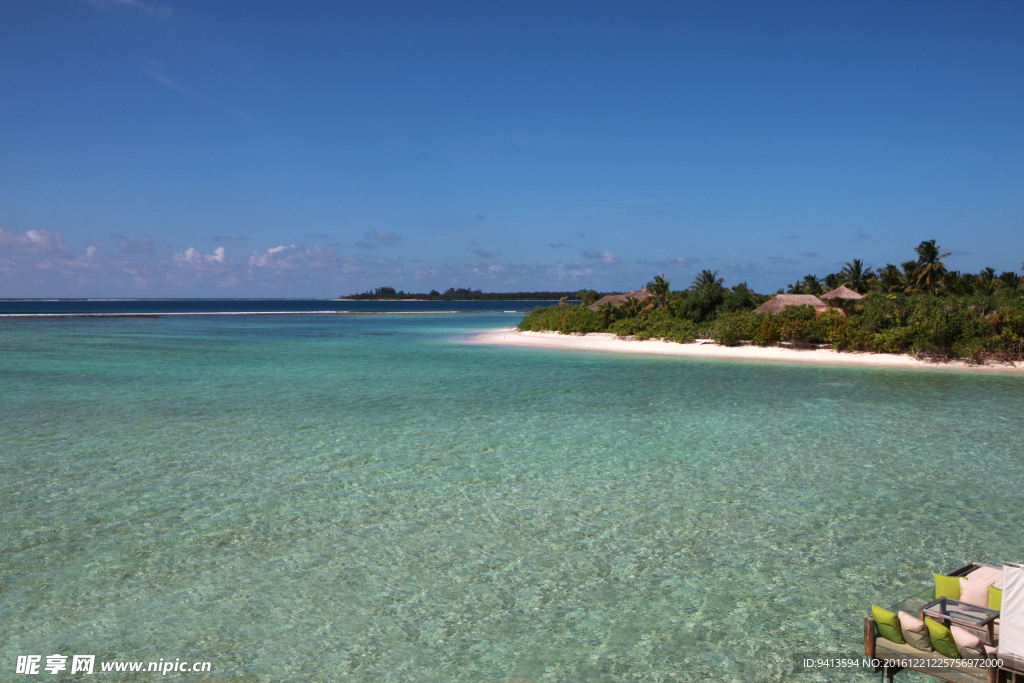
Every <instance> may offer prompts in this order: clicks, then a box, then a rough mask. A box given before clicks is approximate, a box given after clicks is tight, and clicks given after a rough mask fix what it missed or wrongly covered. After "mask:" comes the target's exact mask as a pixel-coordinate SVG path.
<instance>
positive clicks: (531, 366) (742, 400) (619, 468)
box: [0, 314, 1024, 682]
mask: <svg viewBox="0 0 1024 683" xmlns="http://www.w3.org/2000/svg"><path fill="white" fill-rule="evenodd" d="M516 320H518V317H517V316H513V315H500V314H491V315H424V316H417V315H410V316H369V317H368V316H314V315H310V316H304V315H299V316H280V317H279V316H258V317H256V316H251V317H250V316H219V317H218V316H211V317H196V318H157V319H109V318H108V319H91V320H90V319H77V320H75V319H61V320H7V321H3V322H0V353H2V356H0V358H2V359H3V361H2V363H0V386H2V387H3V388H4V389H3V392H2V394H0V406H2V408H3V414H4V421H3V428H2V429H3V444H4V449H3V450H4V453H3V457H2V460H0V501H2V503H0V505H2V511H3V518H4V524H3V525H2V528H0V550H2V553H0V622H2V623H4V624H5V628H4V629H3V631H2V632H0V656H2V658H3V662H4V664H3V666H4V667H9V668H8V670H9V671H13V665H14V660H15V658H16V656H17V655H18V654H28V653H36V654H43V655H45V654H51V653H54V652H59V653H62V654H65V655H70V654H75V653H81V654H95V655H97V659H98V660H104V659H105V660H111V659H131V660H155V659H158V658H161V657H162V658H165V659H166V658H170V659H173V658H175V657H180V658H183V659H185V658H188V659H200V660H209V661H212V662H213V671H214V675H213V676H212V677H210V678H209V680H218V681H220V680H225V681H324V680H338V681H342V680H344V681H367V682H368V681H438V682H440V681H474V682H476V681H485V682H488V681H495V682H497V681H508V680H511V679H515V680H522V681H621V680H645V681H674V680H678V681H699V680H723V681H730V680H735V681H782V680H790V679H791V678H792V677H793V676H794V674H793V666H794V664H793V659H794V655H796V654H798V653H824V652H831V653H836V654H842V655H856V654H858V653H859V652H860V642H859V639H860V636H861V628H862V617H863V614H864V613H865V612H866V611H867V609H868V607H869V606H870V604H871V602H872V601H874V602H876V603H877V604H881V605H890V604H892V603H895V602H896V601H897V600H898V599H900V598H902V597H906V596H907V595H909V594H911V593H915V592H917V591H918V590H920V589H921V588H922V587H925V586H927V585H928V583H929V582H930V577H931V573H932V571H941V570H944V569H953V568H955V567H957V566H960V565H961V564H963V563H964V562H966V561H968V560H981V561H988V562H994V563H998V562H999V561H1001V560H1004V559H1013V560H1021V559H1024V548H1022V546H1021V543H1020V541H1019V530H1020V528H1021V527H1022V523H1024V506H1021V505H1019V501H1018V500H1017V496H1016V493H1015V491H1016V490H1017V488H1018V487H1016V485H1007V484H1003V483H1001V482H1020V481H1022V480H1024V462H1022V457H1021V455H1022V453H1024V436H1022V434H1021V430H1020V424H1021V422H1020V420H1021V418H1020V416H1021V415H1022V414H1024V378H1021V377H1016V376H1002V375H1001V376H984V377H979V376H977V375H972V374H968V373H959V372H955V371H950V372H937V371H931V370H893V369H874V368H872V369H860V368H839V367H825V366H822V367H806V366H794V365H784V364H766V363H762V364H757V363H742V362H726V361H708V360H698V359H687V358H679V357H675V358H667V357H663V356H657V357H644V356H630V357H624V356H615V355H601V354H592V353H571V352H563V351H546V350H538V349H519V348H499V347H485V346H475V345H468V344H463V343H460V342H459V341H458V338H459V336H460V335H464V334H467V333H469V332H472V331H476V330H480V329H484V328H488V327H499V326H502V325H510V324H512V323H513V322H515V321H516ZM46 676H47V678H49V679H52V680H61V677H60V676H49V675H48V674H46ZM901 676H903V674H901ZM67 678H68V680H77V679H79V676H74V677H71V676H68V677H67ZM169 678H173V676H169ZM181 678H182V679H183V680H186V679H187V680H203V679H202V678H201V677H198V676H194V675H193V676H181ZM799 678H800V680H802V681H808V682H810V681H816V680H848V679H849V678H850V676H849V674H846V675H835V676H829V675H825V674H814V673H806V674H800V675H799ZM133 679H134V680H138V679H139V676H138V675H136V676H134V677H133ZM104 680H117V678H116V677H115V676H114V675H112V674H106V675H104ZM125 680H128V678H127V677H126V678H125Z"/></svg>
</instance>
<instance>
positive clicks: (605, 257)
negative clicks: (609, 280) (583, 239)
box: [580, 249, 622, 266]
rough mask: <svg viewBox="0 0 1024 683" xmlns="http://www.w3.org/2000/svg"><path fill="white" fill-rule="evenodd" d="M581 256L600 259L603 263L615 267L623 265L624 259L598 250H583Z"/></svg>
mask: <svg viewBox="0 0 1024 683" xmlns="http://www.w3.org/2000/svg"><path fill="white" fill-rule="evenodd" d="M580 256H582V257H583V258H590V259H600V261H601V263H607V264H608V265H610V266H615V265H618V264H620V263H622V259H620V258H619V257H618V256H616V255H615V254H613V253H612V252H610V251H598V250H597V249H581V250H580Z"/></svg>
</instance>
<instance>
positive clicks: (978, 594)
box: [960, 572, 991, 607]
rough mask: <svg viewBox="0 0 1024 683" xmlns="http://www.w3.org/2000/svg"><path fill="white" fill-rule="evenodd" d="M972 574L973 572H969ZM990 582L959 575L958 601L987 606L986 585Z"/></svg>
mask: <svg viewBox="0 0 1024 683" xmlns="http://www.w3.org/2000/svg"><path fill="white" fill-rule="evenodd" d="M971 576H974V573H973V572H972V573H971ZM990 585H991V584H989V583H985V582H984V581H975V580H974V579H965V578H964V577H960V602H969V603H970V604H972V605H977V606H978V607H988V587H989V586H990Z"/></svg>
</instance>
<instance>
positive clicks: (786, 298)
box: [754, 294, 828, 314]
mask: <svg viewBox="0 0 1024 683" xmlns="http://www.w3.org/2000/svg"><path fill="white" fill-rule="evenodd" d="M786 306H814V309H815V311H816V312H817V313H819V314H820V313H821V312H822V311H825V310H828V304H827V303H825V302H824V301H822V300H821V299H819V298H818V297H816V296H814V295H813V294H776V295H775V296H773V297H772V298H771V299H768V301H765V302H764V303H763V304H761V305H760V306H758V307H757V308H755V309H754V313H781V312H782V309H783V308H785V307H786Z"/></svg>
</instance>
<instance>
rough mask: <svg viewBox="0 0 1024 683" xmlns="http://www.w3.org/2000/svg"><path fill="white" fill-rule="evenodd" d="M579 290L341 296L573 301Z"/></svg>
mask: <svg viewBox="0 0 1024 683" xmlns="http://www.w3.org/2000/svg"><path fill="white" fill-rule="evenodd" d="M578 295H579V292H484V291H482V290H479V289H469V288H466V287H460V288H459V289H456V288H455V287H449V288H448V289H446V290H445V291H444V292H439V291H437V290H436V289H432V290H430V292H428V293H426V294H417V293H414V292H404V291H402V290H400V289H398V290H396V289H395V288H394V287H378V288H376V289H374V290H372V291H369V292H363V293H362V294H349V295H348V296H340V297H338V298H339V299H344V300H352V299H355V300H373V301H379V300H383V301H395V300H400V299H415V300H417V301H561V300H563V299H564V300H566V301H572V302H574V303H575V302H576V301H579V300H580V298H581V297H580V296H578Z"/></svg>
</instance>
